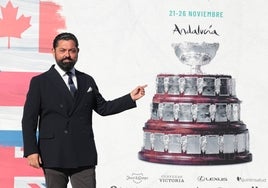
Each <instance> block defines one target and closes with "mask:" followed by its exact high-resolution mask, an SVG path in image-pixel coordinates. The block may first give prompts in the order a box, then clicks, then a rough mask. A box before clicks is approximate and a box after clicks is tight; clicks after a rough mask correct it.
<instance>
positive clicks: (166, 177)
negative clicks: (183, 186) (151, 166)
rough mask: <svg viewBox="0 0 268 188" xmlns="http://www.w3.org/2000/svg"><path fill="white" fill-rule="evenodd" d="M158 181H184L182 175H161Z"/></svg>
mask: <svg viewBox="0 0 268 188" xmlns="http://www.w3.org/2000/svg"><path fill="white" fill-rule="evenodd" d="M159 181H160V182H161V183H184V179H183V177H182V176H177V175H162V176H161V177H160V178H159Z"/></svg>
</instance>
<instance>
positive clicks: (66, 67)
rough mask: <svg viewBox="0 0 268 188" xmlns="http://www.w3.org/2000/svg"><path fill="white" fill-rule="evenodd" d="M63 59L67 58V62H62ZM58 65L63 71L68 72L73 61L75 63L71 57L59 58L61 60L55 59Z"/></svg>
mask: <svg viewBox="0 0 268 188" xmlns="http://www.w3.org/2000/svg"><path fill="white" fill-rule="evenodd" d="M64 60H69V61H68V62H64ZM56 62H57V64H58V66H59V67H60V68H61V69H62V70H63V71H65V72H68V71H70V70H71V69H72V68H73V67H74V65H75V63H76V60H73V59H71V58H65V59H61V60H57V61H56Z"/></svg>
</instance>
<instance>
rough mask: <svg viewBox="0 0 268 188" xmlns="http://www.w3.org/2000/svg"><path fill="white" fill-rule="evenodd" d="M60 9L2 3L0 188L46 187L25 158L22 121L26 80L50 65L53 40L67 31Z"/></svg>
mask: <svg viewBox="0 0 268 188" xmlns="http://www.w3.org/2000/svg"><path fill="white" fill-rule="evenodd" d="M61 9H62V7H61V5H59V4H57V3H55V2H53V1H51V0H47V1H45V0H44V1H42V0H41V1H40V0H25V1H21V0H1V1H0V53H1V55H0V187H1V188H2V187H3V188H14V187H16V188H20V187H21V188H25V187H32V188H33V187H34V188H41V187H45V184H44V178H43V173H42V171H41V170H36V169H33V168H31V167H29V166H28V164H27V160H26V159H24V158H23V148H22V134H21V118H22V111H23V104H24V101H25V97H26V93H27V91H28V87H29V82H30V79H31V78H32V77H33V76H35V75H38V74H40V73H41V72H43V71H45V70H47V69H48V68H49V67H50V66H51V64H53V63H54V60H53V59H52V58H53V56H52V55H51V54H50V51H51V48H52V40H53V38H54V37H55V35H57V34H58V33H59V32H60V31H61V30H64V29H65V27H66V26H65V18H64V17H63V16H62V15H61Z"/></svg>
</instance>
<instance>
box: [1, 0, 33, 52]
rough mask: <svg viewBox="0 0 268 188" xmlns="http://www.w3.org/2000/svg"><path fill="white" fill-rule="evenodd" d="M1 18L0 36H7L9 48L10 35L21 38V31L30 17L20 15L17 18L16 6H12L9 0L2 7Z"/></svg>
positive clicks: (28, 24)
mask: <svg viewBox="0 0 268 188" xmlns="http://www.w3.org/2000/svg"><path fill="white" fill-rule="evenodd" d="M1 10H2V15H3V19H1V18H0V37H8V48H10V37H15V38H21V33H23V32H24V31H25V30H26V29H28V28H29V27H30V26H31V24H30V19H31V17H25V16H24V15H21V16H20V17H19V18H18V19H17V13H18V7H16V8H14V7H13V5H12V3H11V2H10V1H9V2H8V3H7V5H6V7H5V8H4V7H2V6H1Z"/></svg>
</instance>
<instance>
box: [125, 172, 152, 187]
mask: <svg viewBox="0 0 268 188" xmlns="http://www.w3.org/2000/svg"><path fill="white" fill-rule="evenodd" d="M127 180H128V181H133V182H134V183H136V184H139V183H141V182H143V181H145V180H148V177H146V176H144V175H143V173H132V174H131V175H129V176H127Z"/></svg>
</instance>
